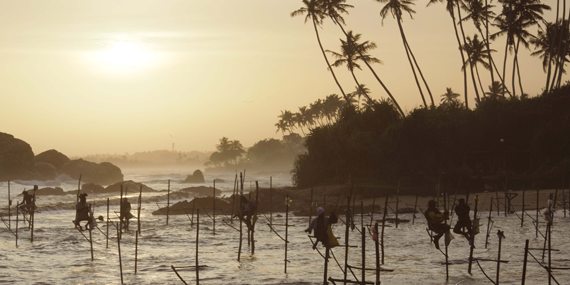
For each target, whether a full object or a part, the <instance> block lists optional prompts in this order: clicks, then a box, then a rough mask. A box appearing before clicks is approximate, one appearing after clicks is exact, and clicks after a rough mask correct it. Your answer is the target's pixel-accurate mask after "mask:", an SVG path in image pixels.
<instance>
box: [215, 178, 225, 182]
mask: <svg viewBox="0 0 570 285" xmlns="http://www.w3.org/2000/svg"><path fill="white" fill-rule="evenodd" d="M214 182H216V183H225V182H226V180H224V179H221V178H216V179H214Z"/></svg>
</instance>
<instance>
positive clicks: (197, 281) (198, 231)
mask: <svg viewBox="0 0 570 285" xmlns="http://www.w3.org/2000/svg"><path fill="white" fill-rule="evenodd" d="M240 208H241V207H240ZM240 225H241V222H240ZM240 233H241V232H240ZM199 241H200V209H197V210H196V284H200V263H199V262H198V244H199ZM239 245H240V251H241V236H240V244H239ZM238 261H239V255H238Z"/></svg>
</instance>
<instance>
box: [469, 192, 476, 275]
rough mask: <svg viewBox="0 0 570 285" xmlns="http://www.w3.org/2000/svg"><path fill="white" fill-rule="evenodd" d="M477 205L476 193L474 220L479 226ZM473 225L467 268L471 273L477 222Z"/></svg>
mask: <svg viewBox="0 0 570 285" xmlns="http://www.w3.org/2000/svg"><path fill="white" fill-rule="evenodd" d="M477 205H479V195H475V211H474V212H473V222H474V223H475V222H476V223H477V227H478V226H479V224H478V223H479V220H477ZM474 223H473V224H472V225H471V233H470V235H469V239H470V243H471V248H470V249H469V267H468V268H467V272H468V273H469V274H471V265H472V263H473V249H474V248H475V231H474V230H473V229H474V228H475V224H474Z"/></svg>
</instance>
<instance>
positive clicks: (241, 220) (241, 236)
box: [194, 172, 243, 262]
mask: <svg viewBox="0 0 570 285" xmlns="http://www.w3.org/2000/svg"><path fill="white" fill-rule="evenodd" d="M239 180H240V187H241V188H240V189H241V190H240V195H239V197H240V198H239V202H238V205H239V217H240V218H239V247H238V258H237V260H238V262H239V261H240V259H241V244H242V239H243V207H242V205H241V204H242V203H241V200H242V199H243V176H242V173H241V172H240V174H239ZM194 203H195V202H194ZM198 211H200V210H198Z"/></svg>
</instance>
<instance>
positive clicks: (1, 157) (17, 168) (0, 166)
mask: <svg viewBox="0 0 570 285" xmlns="http://www.w3.org/2000/svg"><path fill="white" fill-rule="evenodd" d="M16 179H21V180H33V179H37V174H36V170H35V165H34V152H33V151H32V147H31V146H30V145H29V144H28V143H26V142H25V141H23V140H20V139H17V138H14V136H13V135H10V134H6V133H0V181H6V180H16Z"/></svg>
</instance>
